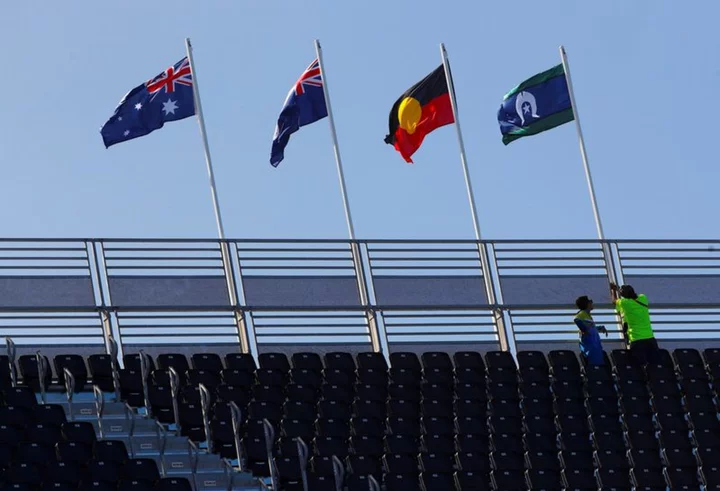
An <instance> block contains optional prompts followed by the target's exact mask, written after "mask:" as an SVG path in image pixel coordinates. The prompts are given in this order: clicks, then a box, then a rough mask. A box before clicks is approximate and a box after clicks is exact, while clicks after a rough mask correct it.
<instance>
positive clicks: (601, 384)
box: [585, 380, 617, 398]
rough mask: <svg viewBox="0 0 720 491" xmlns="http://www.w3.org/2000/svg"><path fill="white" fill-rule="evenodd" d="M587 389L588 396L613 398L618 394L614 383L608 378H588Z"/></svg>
mask: <svg viewBox="0 0 720 491" xmlns="http://www.w3.org/2000/svg"><path fill="white" fill-rule="evenodd" d="M585 390H586V392H587V396H588V397H605V398H613V397H616V396H617V394H616V392H615V386H614V385H613V383H612V382H608V381H606V380H593V381H590V380H588V382H587V384H585Z"/></svg>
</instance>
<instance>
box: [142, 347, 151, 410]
mask: <svg viewBox="0 0 720 491" xmlns="http://www.w3.org/2000/svg"><path fill="white" fill-rule="evenodd" d="M147 356H148V355H146V354H145V352H144V351H143V350H140V378H142V388H143V400H144V401H145V411H146V412H147V415H148V417H152V408H151V406H150V394H149V393H148V377H149V376H150V373H149V372H150V367H149V366H148V365H149V363H148V360H147V358H146V357H147Z"/></svg>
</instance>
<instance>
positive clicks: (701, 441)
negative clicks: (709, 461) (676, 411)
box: [692, 429, 720, 448]
mask: <svg viewBox="0 0 720 491" xmlns="http://www.w3.org/2000/svg"><path fill="white" fill-rule="evenodd" d="M692 439H693V441H694V442H695V446H696V447H698V448H709V447H720V431H718V430H709V429H694V430H693V431H692Z"/></svg>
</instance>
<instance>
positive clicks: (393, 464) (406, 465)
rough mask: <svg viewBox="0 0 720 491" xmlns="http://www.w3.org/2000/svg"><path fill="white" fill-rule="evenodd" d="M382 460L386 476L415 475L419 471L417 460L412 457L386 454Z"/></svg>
mask: <svg viewBox="0 0 720 491" xmlns="http://www.w3.org/2000/svg"><path fill="white" fill-rule="evenodd" d="M382 460H383V466H384V467H385V472H387V473H388V474H395V475H398V474H400V475H413V474H415V475H417V473H418V470H419V469H418V462H417V459H416V457H415V456H413V455H408V454H389V453H386V454H385V455H384V456H383V458H382Z"/></svg>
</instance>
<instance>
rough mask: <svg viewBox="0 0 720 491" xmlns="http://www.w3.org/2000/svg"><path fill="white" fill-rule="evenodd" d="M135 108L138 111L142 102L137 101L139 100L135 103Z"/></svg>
mask: <svg viewBox="0 0 720 491" xmlns="http://www.w3.org/2000/svg"><path fill="white" fill-rule="evenodd" d="M135 109H137V110H138V111H139V110H140V109H142V104H141V103H139V102H138V103H137V104H135Z"/></svg>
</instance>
